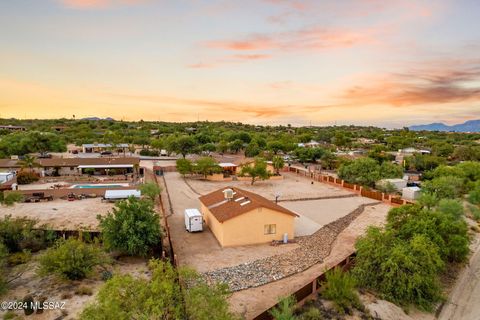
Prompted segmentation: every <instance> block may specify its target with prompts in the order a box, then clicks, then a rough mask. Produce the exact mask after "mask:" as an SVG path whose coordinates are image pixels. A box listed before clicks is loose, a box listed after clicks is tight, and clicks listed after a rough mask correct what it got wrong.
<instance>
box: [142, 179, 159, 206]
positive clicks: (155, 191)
mask: <svg viewBox="0 0 480 320" xmlns="http://www.w3.org/2000/svg"><path fill="white" fill-rule="evenodd" d="M139 189H140V192H141V193H142V195H144V196H146V197H147V198H148V199H150V200H151V201H152V202H155V199H156V198H157V196H158V195H159V194H160V193H161V192H162V188H160V187H159V186H158V185H157V184H156V183H155V182H148V183H144V184H142V185H140V187H139Z"/></svg>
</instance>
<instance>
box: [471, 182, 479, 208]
mask: <svg viewBox="0 0 480 320" xmlns="http://www.w3.org/2000/svg"><path fill="white" fill-rule="evenodd" d="M468 202H470V203H472V204H480V181H478V182H476V183H475V184H474V186H473V188H472V190H471V191H470V192H469V193H468Z"/></svg>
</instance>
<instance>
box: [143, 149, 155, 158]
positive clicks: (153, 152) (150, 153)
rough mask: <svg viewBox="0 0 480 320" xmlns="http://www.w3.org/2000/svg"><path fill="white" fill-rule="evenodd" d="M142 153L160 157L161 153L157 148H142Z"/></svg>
mask: <svg viewBox="0 0 480 320" xmlns="http://www.w3.org/2000/svg"><path fill="white" fill-rule="evenodd" d="M140 155H141V156H147V157H158V156H159V155H160V153H159V152H158V151H156V150H149V149H142V150H140Z"/></svg>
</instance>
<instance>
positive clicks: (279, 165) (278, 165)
mask: <svg viewBox="0 0 480 320" xmlns="http://www.w3.org/2000/svg"><path fill="white" fill-rule="evenodd" d="M272 164H273V168H274V169H275V174H276V175H277V176H278V175H280V169H283V167H284V166H285V160H283V157H280V156H274V157H273V158H272Z"/></svg>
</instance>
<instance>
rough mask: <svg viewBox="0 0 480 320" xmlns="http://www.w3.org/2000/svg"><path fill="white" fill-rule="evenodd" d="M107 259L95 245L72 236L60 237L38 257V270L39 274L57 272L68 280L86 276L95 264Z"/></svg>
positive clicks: (106, 261) (97, 264)
mask: <svg viewBox="0 0 480 320" xmlns="http://www.w3.org/2000/svg"><path fill="white" fill-rule="evenodd" d="M108 261H109V259H108V257H107V256H106V255H105V254H104V252H103V251H102V250H101V249H100V248H99V247H98V246H97V245H93V244H86V243H84V242H82V241H80V240H77V239H74V238H69V239H68V240H63V239H60V240H58V241H57V242H56V244H55V246H54V247H51V248H48V249H47V251H46V252H45V253H44V254H43V255H42V256H41V257H40V259H39V262H40V269H39V272H40V274H41V275H43V274H57V275H59V276H61V277H63V278H66V279H69V280H79V279H83V278H86V277H88V276H89V275H90V274H91V272H92V271H93V269H94V268H95V267H96V266H103V265H105V264H106V263H108Z"/></svg>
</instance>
